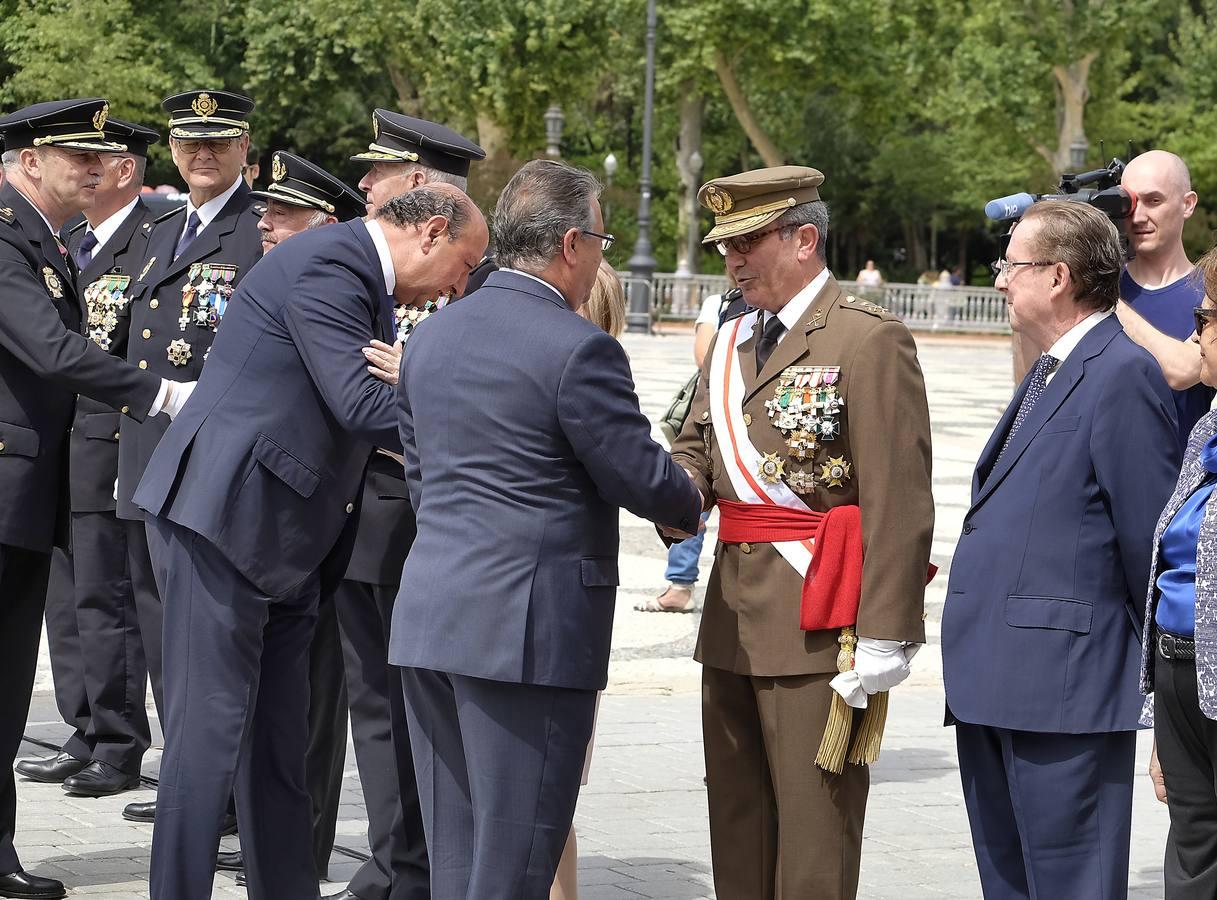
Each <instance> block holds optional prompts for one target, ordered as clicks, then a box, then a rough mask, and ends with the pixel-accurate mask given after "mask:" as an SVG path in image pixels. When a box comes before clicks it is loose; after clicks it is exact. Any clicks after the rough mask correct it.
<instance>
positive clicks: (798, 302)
mask: <svg viewBox="0 0 1217 900" xmlns="http://www.w3.org/2000/svg"><path fill="white" fill-rule="evenodd" d="M831 277H832V273H831V272H829V271H828V269H824V270H823V271H822V272H820V274H819V275H817V276H816V277H815V278H813V279H811V281H810V282H809V283H808V284H807V285H806V286H804V288H803V289H802V290H801V291H799V292H798V293H797V294H795V295H794V296H793V297H791V298H790V302H789V303H787V304H786V305H785V306H783V307H782V308H781V309H779V310H778V311H777V313H776V314H775V313H771V312H766V313H765V314H764V315H765V318H764V321H763V322H762V323H761V324H762V328H763V327H764V326H765V325H767V324H769V320H770V318H772V317H773V316H774V315H777V317H778V321H779V322H781V323H782V327H783V329H784V330H783V331H782V334H781V335H780V336H779V337H778V343H779V344H780V343H782V340H783V339H784V338H785V337H786V335H787V334H789V333H790V329H791V328H793V327H794V326H795V325H797V324H798V321H799V319H801V318H802V317H803V313H805V312H807V307H809V306H811V301H812V300H814V299H816V295H817V294H819V293H820V291H822V290H824V285H826V284H828V279H829V278H831Z"/></svg>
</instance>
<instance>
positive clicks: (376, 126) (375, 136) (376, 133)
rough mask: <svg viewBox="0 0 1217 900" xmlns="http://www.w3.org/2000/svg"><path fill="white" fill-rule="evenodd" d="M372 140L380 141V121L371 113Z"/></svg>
mask: <svg viewBox="0 0 1217 900" xmlns="http://www.w3.org/2000/svg"><path fill="white" fill-rule="evenodd" d="M372 140H374V141H378V140H380V119H378V118H376V113H372Z"/></svg>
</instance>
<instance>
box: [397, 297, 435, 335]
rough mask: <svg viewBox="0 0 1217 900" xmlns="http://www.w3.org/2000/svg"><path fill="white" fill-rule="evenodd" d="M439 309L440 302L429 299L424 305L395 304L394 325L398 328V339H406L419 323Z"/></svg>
mask: <svg viewBox="0 0 1217 900" xmlns="http://www.w3.org/2000/svg"><path fill="white" fill-rule="evenodd" d="M437 309H439V304H438V303H437V302H436V301H434V300H428V301H427V302H426V303H424V304H423V305H422V306H401V305H398V306H394V307H393V325H394V326H395V328H396V330H397V339H398V340H399V341H404V340H405V339H406V338H407V337H409V335H410V332H412V331H413V330H414V329H415V328H417V327H418V323H419V322H421V321H423V319H425V318H427V317H428V316H430V315H431V314H432V313H433V312H435V311H436V310H437Z"/></svg>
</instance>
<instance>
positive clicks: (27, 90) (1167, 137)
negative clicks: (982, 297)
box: [0, 0, 1217, 276]
mask: <svg viewBox="0 0 1217 900" xmlns="http://www.w3.org/2000/svg"><path fill="white" fill-rule="evenodd" d="M658 13H659V22H658V33H657V41H656V51H657V73H656V74H657V78H656V97H655V117H654V160H653V170H652V181H653V185H652V190H653V199H652V241H653V243H654V249H655V254H656V256H657V257H658V259H659V262H660V265H661V267H662V268H671V267H672V266H673V265H674V264H675V254H676V247H677V245H678V243H680V242H683V241H685V240H687V238H686V236H685V235H684V234H680V233H678V222H677V209H678V206H679V204H681V203H683V202H685V194H684V189H683V186H682V184H681V182H680V179H679V177H678V174H677V170H676V164H675V159H676V151H677V149H678V140H679V135H680V124H681V123H680V107H681V101H682V99H684V98H686V97H688V96H691V95H692V96H698V95H699V96H701V97H702V98H704V104H703V109H704V119H703V121H702V128H701V131H702V142H701V146H700V148H699V152H700V154H701V157H702V159H703V161H704V166H703V169H702V176H703V179H704V178H708V177H713V176H715V175H720V174H724V173H729V172H735V171H740V170H741V169H744V168H748V167H754V166H758V165H761V164H762V156H763V154H764V150H763V149H762V148H761V147H760V146H758V141H761V142H768V143H769V145H770V147H771V149H772V151H773V152H776V153H777V154H778V155H780V157H781V158H782V159H784V160H785V161H787V162H789V163H792V164H804V165H813V166H816V167H817V168H820V169H821V170H822V171H824V172H825V174H826V175H827V181H826V183H825V186H824V189H823V193H824V196H825V198H826V199H828V200H829V202H830V204H831V205H832V208H833V227H832V229H831V244H832V249H833V251H834V260H833V261H834V265H836V266H837V268H838V269H839V270H841V271H842V272H843V273H847V274H848V272H847V270H848V269H851V268H852V267H853V266H856V265H859V264H860V263H861V261H862V260H863V259H865V257H866V256H874V257H875V258H876V259H879V260H880V263H881V265H883V266H884V267H885V268H886V269H887V270H888V271H889V276H890V275H891V273H892V272H896V271H904V272H907V273H908V274H910V275H911V274H915V272H916V270H917V269H918V268H920V267H922V266H928V267H934V268H937V267H938V266H940V265H943V264H953V263H954V262H955V261H959V262H964V261H965V258H966V262H967V266H968V268H970V269H971V268H973V263H974V262H975V260H976V259H977V257H983V255H984V254H985V253H989V252H992V245H991V240H992V235H993V234H994V229H993V228H992V227H991V226H988V225H987V224H985V223H984V221H983V220H982V218H981V214H980V210H981V207H982V206H983V204H984V202H985V201H986V200H988V199H990V198H991V197H994V196H997V195H1000V194H1005V193H1009V192H1012V191H1017V190H1022V189H1032V190H1047V189H1050V188H1051V187H1052V186H1053V185H1054V184H1055V180H1056V173H1055V172H1054V170H1053V165H1052V164H1051V163H1050V161H1049V159H1050V157H1054V155H1055V156H1057V157H1059V155H1060V154H1059V151H1060V148H1061V144H1062V142H1065V143H1066V144H1067V141H1066V140H1065V138H1063V137H1062V135H1063V134H1064V132H1063V131H1062V130H1061V129H1062V111H1063V108H1064V105H1063V96H1062V93H1061V87H1060V84H1059V77H1058V76H1054V69H1056V70H1057V71H1058V73H1059V71H1060V67H1068V66H1070V65H1071V64H1076V63H1078V62H1079V61H1080V60H1083V59H1087V58H1091V57H1092V58H1093V62H1092V65H1091V66H1090V69H1089V72H1088V73H1087V74H1088V81H1087V86H1088V97H1087V98H1086V100H1085V106H1084V127H1085V133H1086V136H1087V137H1088V139H1089V142H1090V149H1089V153H1088V158H1087V164H1088V165H1098V164H1099V163H1100V162H1102V161H1103V160H1102V159H1101V156H1103V155H1105V156H1106V157H1108V158H1110V157H1111V156H1113V155H1121V156H1124V155H1126V142H1127V141H1129V140H1132V141H1134V142H1135V143H1136V145H1137V147H1138V149H1141V148H1145V147H1149V146H1160V147H1164V148H1167V149H1171V150H1175V151H1176V152H1179V153H1180V154H1181V155H1183V156H1184V157H1185V158H1186V159H1187V160H1188V161H1189V162H1190V163H1191V167H1192V173H1193V178H1194V182H1195V186H1196V189H1197V191H1198V192H1199V193H1200V196H1201V207H1202V208H1201V210H1200V211H1199V213H1198V215H1197V216H1196V218H1195V219H1194V220H1193V222H1192V223H1191V224H1190V225H1189V229H1188V233H1187V239H1188V241H1189V249H1190V250H1192V252H1197V251H1199V250H1201V249H1204V248H1206V247H1207V246H1208V244H1209V243H1211V223H1212V222H1214V221H1217V141H1215V140H1213V137H1214V135H1215V134H1217V112H1215V111H1214V110H1217V0H1191V2H1189V3H1183V2H1182V0H1119V2H1117V0H1027V2H1025V3H1009V2H1008V0H898V2H895V3H874V2H872V0H799V2H790V0H663V2H660V3H659V4H658ZM645 33H646V0H615V2H612V3H605V2H603V0H384V2H380V3H368V2H367V0H285V2H281V3H275V4H266V3H253V2H250V0H199V2H196V3H192V4H179V3H171V2H168V0H109V2H107V3H96V2H91V0H0V108H4V109H12V108H15V107H17V106H21V105H25V104H27V103H32V102H36V101H38V100H44V99H49V98H53V97H69V96H105V97H107V98H108V99H109V100H110V103H111V108H112V112H113V114H114V115H116V116H120V117H124V118H130V119H135V120H137V121H141V122H144V123H147V124H152V125H159V126H161V127H163V125H164V118H165V117H164V113H163V111H162V110H161V109H160V100H161V99H162V98H163V97H164V96H166V95H167V94H170V93H173V92H176V91H179V90H184V89H189V88H195V87H223V88H228V89H232V90H240V91H244V92H246V93H248V94H249V95H250V96H252V97H254V98H255V99H256V100H257V101H258V108H257V110H256V111H255V113H254V117H253V120H252V121H253V126H254V133H253V139H254V142H255V143H257V144H258V145H259V146H260V147H261V148H262V150H263V153H264V158H265V154H266V153H268V152H269V151H270V150H272V149H275V148H279V147H283V148H289V149H293V150H295V151H297V152H299V153H302V154H303V155H305V156H307V157H309V158H310V159H313V160H315V161H316V162H318V163H319V164H321V165H323V166H325V167H327V168H329V169H330V170H331V171H334V172H335V173H336V174H339V175H341V176H342V177H344V178H346V179H347V180H348V181H350V182H351V183H354V182H355V181H357V180H358V178H359V176H360V174H361V172H362V167H361V166H360V165H359V164H354V163H351V162H349V160H348V157H349V156H350V155H351V154H352V153H353V152H356V151H358V150H359V149H361V148H362V147H364V146H366V144H367V142H368V141H369V139H370V137H371V134H370V113H371V110H372V108H373V107H376V106H384V107H388V108H397V109H401V110H404V111H406V112H409V113H412V114H416V115H422V116H425V117H427V118H431V119H434V120H437V121H442V122H445V123H446V124H449V125H451V126H452V127H454V128H457V129H458V130H460V131H462V132H464V133H466V134H469V135H470V136H471V137H476V138H477V139H478V140H479V141H480V142H481V143H483V144H484V145H485V146H486V147H487V148H488V149H490V150H491V151H492V152H493V155H494V156H495V159H492V160H490V161H488V162H487V163H485V164H483V165H482V166H481V167H479V168H475V170H474V178H473V184H472V189H473V193H474V195H475V198H476V199H478V200H479V201H480V202H482V203H483V204H487V205H488V204H492V203H493V201H494V198H495V197H496V196H497V192H498V190H499V189H500V188H501V186H502V184H503V182H504V181H505V180H506V178H507V177H509V175H510V173H511V171H512V170H513V168H514V166H515V165H517V164H518V162H519V161H520V160H523V159H527V158H529V157H532V156H536V155H538V154H539V153H541V152H542V151H543V148H544V146H545V125H544V118H543V116H544V113H545V110H546V109H547V108H548V107H549V106H550V105H551V104H558V105H560V106H561V108H562V110H563V113H564V115H565V131H564V137H563V144H562V148H563V155H564V157H565V158H566V159H568V160H570V161H572V162H575V163H578V164H580V165H583V166H586V167H587V168H589V169H591V170H593V171H595V172H597V173H598V174H602V173H603V161H604V158H605V156H606V155H607V154H608V153H609V152H612V153H613V154H614V155H615V156H616V157H617V159H618V162H619V164H620V168H619V171H618V173H617V175H616V177H615V179H614V181H613V184H612V185H611V187H610V188H609V189H608V190H607V191H606V194H605V198H604V199H605V203H606V205H607V206H608V207H609V209H610V212H611V223H610V227H611V229H612V230H613V232H614V233H616V234H617V236H618V243H617V246H616V247H615V248H614V250H613V251H612V253H611V259H612V260H613V262H615V263H617V264H619V265H623V264H624V263H625V261H626V260H627V259H628V258H629V256H630V255H631V252H632V247H633V243H634V240H635V237H636V234H637V224H636V221H635V218H636V210H637V190H638V180H639V174H640V169H641V145H642V133H643V122H642V118H643V78H644V67H643V52H644V43H645ZM732 83H734V84H736V85H738V87H739V90H740V97H736V98H730V97H729V94H728V90H727V85H729V84H732ZM741 104H742V105H741ZM744 117H746V118H748V119H749V120H750V124H749V127H745V124H744ZM1100 140H1104V141H1106V147H1105V152H1104V153H1103V154H1101V153H1100V150H1099V141H1100ZM151 177H152V179H153V180H173V181H176V180H177V179H176V173H175V172H174V171H173V169H172V167H171V165H169V164H168V161H167V159H166V154H165V150H164V148H163V146H162V147H161V148H157V149H155V150H154V156H153V169H152V175H151ZM708 224H709V217H708V215H707V214H706V213H705V211H699V227H701V228H702V230H703V231H704V229H705V227H707V226H708ZM935 241H937V246H936V248H935V246H934V245H935ZM934 249H936V250H937V258H935V259H931V258H930V257H931V255H933V250H934ZM698 261H699V264H700V265H701V266H702V268H704V269H707V270H717V269H721V260H720V259H719V258H718V257H717V255H716V254H713V253H702V254H700V255H699V259H698Z"/></svg>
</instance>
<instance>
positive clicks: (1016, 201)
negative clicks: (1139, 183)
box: [985, 159, 1137, 259]
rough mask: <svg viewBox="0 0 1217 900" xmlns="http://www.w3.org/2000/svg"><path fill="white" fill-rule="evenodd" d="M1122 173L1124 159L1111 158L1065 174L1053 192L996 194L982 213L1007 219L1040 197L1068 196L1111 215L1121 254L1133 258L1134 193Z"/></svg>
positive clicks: (1027, 207)
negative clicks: (1125, 184)
mask: <svg viewBox="0 0 1217 900" xmlns="http://www.w3.org/2000/svg"><path fill="white" fill-rule="evenodd" d="M1123 175H1124V162H1123V161H1121V160H1119V159H1112V161H1111V162H1109V163H1108V164H1107V165H1106V166H1105V167H1104V168H1102V169H1095V170H1094V171H1092V172H1083V173H1082V174H1081V175H1073V174H1065V175H1062V176H1061V183H1060V184H1059V185H1058V186H1057V193H1055V194H1028V193H1025V192H1024V193H1020V194H1011V195H1010V196H1009V197H999V198H998V199H996V200H990V201H989V202H988V203H986V204H985V215H986V216H988V217H989V218H990V219H992V220H993V221H995V222H1006V221H1009V220H1011V219H1017V218H1019V217H1020V216H1022V214H1023V213H1025V212H1026V211H1027V210H1028V209H1030V208H1031V205H1032V204H1033V203H1038V202H1039V201H1040V200H1071V201H1074V202H1077V203H1089V204H1090V205H1091V206H1093V207H1094V208H1095V209H1097V210H1098V211H1099V212H1101V213H1103V214H1104V215H1105V216H1107V218H1109V219H1111V222H1112V224H1113V225H1115V226H1116V231H1118V232H1119V233H1120V244H1121V245H1122V246H1123V248H1124V255H1125V257H1126V258H1127V259H1132V249H1131V248H1130V247H1129V244H1128V228H1127V223H1128V220H1129V219H1131V218H1132V214H1133V211H1134V210H1135V209H1136V208H1137V195H1136V194H1134V193H1133V192H1132V191H1129V190H1127V189H1126V188H1123V187H1121V186H1120V179H1121V178H1122V177H1123Z"/></svg>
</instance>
